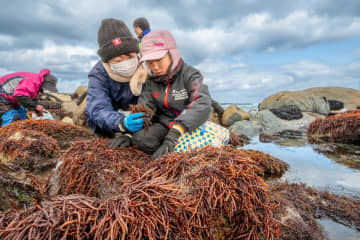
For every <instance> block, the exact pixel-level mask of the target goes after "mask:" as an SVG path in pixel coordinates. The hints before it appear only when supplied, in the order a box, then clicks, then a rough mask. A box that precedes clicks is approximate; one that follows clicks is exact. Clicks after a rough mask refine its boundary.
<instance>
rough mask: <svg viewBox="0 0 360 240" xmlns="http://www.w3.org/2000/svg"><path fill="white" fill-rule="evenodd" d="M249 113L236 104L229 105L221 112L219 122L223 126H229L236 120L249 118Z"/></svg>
mask: <svg viewBox="0 0 360 240" xmlns="http://www.w3.org/2000/svg"><path fill="white" fill-rule="evenodd" d="M249 119H250V115H249V113H247V112H245V111H244V110H242V109H241V108H239V107H238V106H236V105H230V106H229V107H228V108H227V109H226V110H225V111H224V113H223V115H222V118H221V122H222V124H223V125H224V126H225V127H230V126H231V125H232V124H234V123H235V122H237V121H242V120H249Z"/></svg>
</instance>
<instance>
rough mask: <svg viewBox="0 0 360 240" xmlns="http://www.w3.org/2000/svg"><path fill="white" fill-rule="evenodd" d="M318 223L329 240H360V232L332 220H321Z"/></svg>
mask: <svg viewBox="0 0 360 240" xmlns="http://www.w3.org/2000/svg"><path fill="white" fill-rule="evenodd" d="M318 222H319V223H320V224H321V226H322V227H323V228H324V231H325V232H326V233H327V234H328V237H329V240H338V239H341V240H359V239H360V232H357V231H356V230H354V229H351V228H349V227H346V226H344V225H342V224H339V223H336V222H334V221H332V220H331V219H319V220H318Z"/></svg>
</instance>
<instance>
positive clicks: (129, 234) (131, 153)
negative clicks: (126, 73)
mask: <svg viewBox="0 0 360 240" xmlns="http://www.w3.org/2000/svg"><path fill="white" fill-rule="evenodd" d="M106 141H107V140H97V141H79V142H76V143H75V144H74V145H73V146H72V147H71V148H70V149H69V150H68V151H67V152H66V153H65V154H64V155H63V156H62V157H61V160H62V161H63V163H62V165H61V166H60V168H59V174H60V176H61V179H62V180H61V181H60V184H61V188H62V193H64V194H67V193H82V194H86V195H89V196H84V195H68V196H58V197H56V198H54V199H52V200H44V201H42V202H41V203H40V204H37V205H36V206H34V207H33V208H31V209H28V210H24V211H19V212H16V211H10V212H7V213H6V214H5V213H1V214H0V238H1V239H13V238H17V237H20V238H23V239H31V238H37V239H57V238H63V239H67V238H70V239H72V238H75V239H250V240H255V239H268V240H271V239H275V238H276V237H279V234H280V232H279V225H278V222H277V220H275V218H274V217H273V214H272V212H273V210H274V209H276V207H277V206H278V204H277V203H276V202H274V201H273V200H272V199H271V197H270V193H269V190H268V187H267V185H266V184H265V183H264V181H263V179H262V178H261V177H260V176H259V175H258V172H259V166H258V163H257V162H256V161H254V160H252V159H251V158H250V157H249V155H250V154H245V153H244V152H241V150H237V149H233V148H231V147H222V148H213V147H206V148H203V149H200V150H194V151H192V152H188V153H172V154H167V155H165V156H162V157H160V158H158V159H156V160H151V156H149V155H146V154H143V153H140V152H139V151H138V150H135V149H132V148H130V149H119V150H113V149H110V148H109V147H108V146H107V144H106ZM68 186H69V187H68ZM104 189H105V190H104ZM106 189H107V190H106ZM104 192H106V194H103V193H104ZM91 196H95V197H91Z"/></svg>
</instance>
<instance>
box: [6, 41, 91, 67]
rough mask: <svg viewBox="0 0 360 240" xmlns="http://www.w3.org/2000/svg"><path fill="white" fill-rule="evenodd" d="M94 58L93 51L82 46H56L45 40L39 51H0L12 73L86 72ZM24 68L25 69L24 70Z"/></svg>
mask: <svg viewBox="0 0 360 240" xmlns="http://www.w3.org/2000/svg"><path fill="white" fill-rule="evenodd" d="M94 56H96V52H95V51H94V50H93V49H90V48H86V47H82V46H71V45H57V44H55V42H53V41H50V40H45V41H44V43H43V48H41V49H17V50H12V49H10V50H3V51H0V58H1V59H6V63H7V65H8V68H11V69H14V68H17V66H18V67H19V69H14V71H24V70H26V71H39V70H40V69H42V68H49V69H50V70H52V71H60V72H64V71H69V72H88V71H89V70H90V69H91V67H92V66H93V64H94V61H91V58H92V57H94ZM24 68H26V69H24Z"/></svg>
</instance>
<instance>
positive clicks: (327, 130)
mask: <svg viewBox="0 0 360 240" xmlns="http://www.w3.org/2000/svg"><path fill="white" fill-rule="evenodd" d="M307 135H308V139H309V141H310V142H311V143H321V142H338V143H350V144H360V110H354V111H348V112H346V113H343V114H337V115H333V116H328V117H326V118H325V119H316V120H315V121H314V122H312V123H311V124H310V126H309V128H308V132H307Z"/></svg>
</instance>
